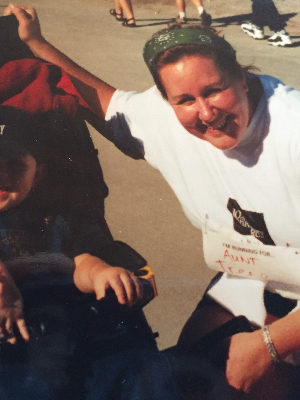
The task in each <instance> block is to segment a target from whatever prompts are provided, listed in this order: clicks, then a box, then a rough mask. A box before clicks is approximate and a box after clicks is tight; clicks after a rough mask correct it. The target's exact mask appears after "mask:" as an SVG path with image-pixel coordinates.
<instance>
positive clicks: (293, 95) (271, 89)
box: [258, 75, 300, 104]
mask: <svg viewBox="0 0 300 400" xmlns="http://www.w3.org/2000/svg"><path fill="white" fill-rule="evenodd" d="M258 77H259V79H260V82H261V84H262V86H263V89H264V92H265V95H266V97H267V98H268V99H271V98H272V99H273V98H276V99H277V100H282V101H284V102H286V101H290V102H295V103H296V104H298V102H300V92H299V91H298V90H296V89H294V88H293V87H291V86H288V85H286V84H285V83H284V82H282V81H281V80H280V79H277V78H274V77H273V76H269V75H258Z"/></svg>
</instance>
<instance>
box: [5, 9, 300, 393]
mask: <svg viewBox="0 0 300 400" xmlns="http://www.w3.org/2000/svg"><path fill="white" fill-rule="evenodd" d="M6 13H7V14H9V13H13V14H15V15H16V17H17V18H18V20H19V23H20V26H19V35H20V37H21V39H22V40H23V41H24V42H25V43H27V45H28V46H29V47H30V49H31V50H32V51H33V52H34V54H35V55H37V56H38V57H40V58H43V59H46V60H48V61H51V62H53V63H54V64H58V65H59V66H61V67H62V68H64V69H65V70H66V71H67V72H68V73H69V74H70V76H72V79H73V81H74V83H75V84H76V87H77V89H78V90H79V91H80V93H81V94H82V96H83V97H84V98H85V99H86V101H87V102H88V103H89V104H90V105H91V107H92V108H93V109H94V111H95V112H96V113H97V114H98V115H99V116H102V117H105V118H106V120H107V123H108V127H109V128H110V130H111V140H113V141H114V142H115V144H116V145H117V146H118V147H119V148H121V149H122V150H123V151H124V152H125V153H126V154H129V155H131V156H132V157H134V158H145V159H146V160H147V161H148V162H149V163H150V164H151V165H152V166H153V167H155V168H157V169H159V171H160V172H161V173H162V174H163V176H164V178H165V179H166V180H167V181H168V183H169V184H170V185H171V187H172V189H173V190H174V192H175V194H176V195H177V197H178V199H179V201H180V202H181V205H182V207H183V210H184V211H185V213H186V215H187V217H188V218H189V220H190V221H191V222H192V224H193V225H195V226H196V227H198V228H199V229H201V230H202V232H203V238H204V255H205V259H206V263H207V265H208V266H209V267H211V268H213V269H216V270H218V271H220V274H218V276H217V279H215V280H214V281H213V282H212V284H211V285H210V286H209V288H208V290H207V292H206V294H205V296H204V298H203V300H202V301H201V302H200V304H199V306H198V307H197V310H196V311H195V313H194V314H193V316H192V319H191V320H190V321H189V322H188V324H187V326H186V327H185V329H184V332H183V336H182V338H181V339H180V341H179V346H178V348H179V350H180V349H183V348H186V347H188V345H187V339H186V338H187V337H189V339H188V340H189V341H190V343H192V342H193V340H195V338H196V337H197V335H199V330H202V332H204V333H208V332H209V330H210V329H209V326H210V328H211V329H213V328H215V327H216V325H218V324H217V323H216V320H217V317H218V316H220V315H221V316H222V323H226V322H228V321H230V319H232V318H233V321H234V322H233V324H232V325H231V328H232V326H233V328H234V329H231V330H229V331H230V332H229V334H228V332H227V335H226V334H224V335H223V336H222V334H221V336H220V335H219V336H220V338H221V339H223V338H224V337H227V336H231V335H232V334H233V333H236V334H235V335H233V336H232V337H231V338H230V340H229V350H228V353H227V354H226V358H227V360H226V366H225V364H224V368H226V372H225V374H226V378H227V380H228V383H229V385H231V387H233V388H235V389H237V390H238V391H242V392H245V393H249V392H250V395H252V398H256V399H260V400H261V399H275V398H281V399H283V398H287V397H285V395H286V391H285V390H283V389H282V391H280V390H279V387H276V385H277V384H279V382H280V381H281V377H282V376H283V375H285V371H286V370H288V371H292V372H291V373H288V375H289V378H290V377H291V376H292V375H293V374H294V373H295V374H296V381H299V373H298V369H297V367H296V366H295V365H298V364H299V360H298V359H297V358H299V357H297V356H298V353H297V352H298V350H300V335H299V331H300V310H298V304H297V302H298V300H299V299H300V283H299V282H300V277H299V272H298V270H299V268H298V259H297V257H299V256H297V254H298V253H299V252H300V250H299V249H298V248H299V247H300V239H299V234H298V233H299V230H300V203H299V195H300V187H299V175H300V171H299V155H300V154H299V152H300V135H299V134H300V128H299V127H300V113H299V107H300V93H299V92H297V91H296V90H294V89H292V88H290V87H287V86H285V85H284V84H283V83H282V82H280V81H279V80H277V79H275V78H273V77H270V76H263V75H255V74H253V73H250V70H249V68H243V67H242V66H241V65H240V64H239V63H238V61H237V60H236V54H235V51H234V49H233V48H232V46H231V45H230V44H229V43H228V42H227V41H225V40H224V39H223V38H221V37H219V36H217V35H216V34H214V33H212V32H208V31H204V30H201V29H199V28H197V27H196V28H190V27H188V28H181V27H178V26H177V27H176V28H175V29H172V28H170V29H167V30H164V31H161V32H159V33H157V34H156V35H155V36H154V37H153V38H152V39H151V40H149V41H148V42H147V44H146V46H145V49H144V59H145V62H146V63H147V65H148V67H149V70H150V72H151V74H152V75H153V78H154V81H155V83H156V86H154V87H152V88H150V89H149V90H147V91H146V92H144V93H137V92H122V91H119V90H116V89H115V88H113V87H111V86H109V85H108V84H106V83H105V82H103V81H101V80H99V79H98V78H97V77H95V76H93V75H92V74H90V73H88V72H87V71H85V70H83V69H82V68H81V67H79V66H78V65H76V64H75V63H74V62H73V61H71V60H70V59H69V58H67V57H66V56H65V55H64V54H62V53H60V52H59V51H58V50H57V49H55V48H54V47H53V46H52V45H51V44H49V43H48V42H47V41H46V40H45V39H44V38H43V36H42V35H41V32H40V28H39V23H38V20H37V16H36V14H35V11H34V10H33V9H32V8H29V7H22V8H20V7H17V6H13V5H10V6H9V7H8V8H7V10H6ZM278 210H280V217H278ZM208 311H209V312H208ZM240 315H244V316H245V317H247V320H248V321H250V323H249V324H248V325H247V324H246V323H245V321H246V322H247V320H245V319H242V320H241V319H238V320H236V319H235V318H234V317H238V316H240ZM236 321H238V323H239V322H241V321H242V325H243V326H242V327H241V326H239V324H238V323H237V322H236ZM196 325H198V326H197V328H196V327H195V326H196ZM227 326H228V325H227ZM247 330H249V331H250V332H245V331H247ZM251 330H253V331H251ZM243 331H244V332H243ZM237 332H239V333H237ZM193 338H194V339H193ZM205 343H207V342H205ZM192 345H193V343H192ZM217 358H218V357H217ZM219 358H221V353H219ZM263 384H265V385H264V387H267V394H266V393H265V392H263V389H262V386H263ZM290 388H291V386H289V388H288V390H289V389H290ZM237 393H238V392H237ZM257 393H258V394H257ZM276 396H277V397H276ZM291 396H292V395H289V397H288V398H289V399H291V398H295V399H296V398H299V392H298V394H296V395H295V396H296V397H291Z"/></svg>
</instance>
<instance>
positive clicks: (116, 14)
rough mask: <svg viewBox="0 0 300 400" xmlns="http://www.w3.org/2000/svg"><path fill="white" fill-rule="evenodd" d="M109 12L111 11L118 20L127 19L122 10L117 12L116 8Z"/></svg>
mask: <svg viewBox="0 0 300 400" xmlns="http://www.w3.org/2000/svg"><path fill="white" fill-rule="evenodd" d="M109 13H110V15H112V16H113V17H115V18H116V20H117V21H125V18H124V17H123V14H122V13H121V12H120V13H117V11H116V10H115V9H114V8H112V9H111V10H109Z"/></svg>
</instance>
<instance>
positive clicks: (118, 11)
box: [115, 0, 123, 14]
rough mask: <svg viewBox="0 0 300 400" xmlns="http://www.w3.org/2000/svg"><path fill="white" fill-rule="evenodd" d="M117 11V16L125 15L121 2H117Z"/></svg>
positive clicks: (117, 0) (116, 0)
mask: <svg viewBox="0 0 300 400" xmlns="http://www.w3.org/2000/svg"><path fill="white" fill-rule="evenodd" d="M115 10H116V13H117V14H123V10H122V7H121V4H120V1H119V0H115Z"/></svg>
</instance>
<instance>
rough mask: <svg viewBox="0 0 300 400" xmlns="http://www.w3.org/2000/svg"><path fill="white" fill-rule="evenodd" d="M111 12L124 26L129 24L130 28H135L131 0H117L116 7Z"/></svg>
mask: <svg viewBox="0 0 300 400" xmlns="http://www.w3.org/2000/svg"><path fill="white" fill-rule="evenodd" d="M110 14H111V15H113V16H114V17H115V18H116V20H117V21H120V22H122V25H123V26H127V27H128V28H134V27H135V26H136V24H135V19H134V14H133V8H132V4H131V1H130V0H115V8H113V9H111V10H110ZM124 14H125V17H124Z"/></svg>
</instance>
